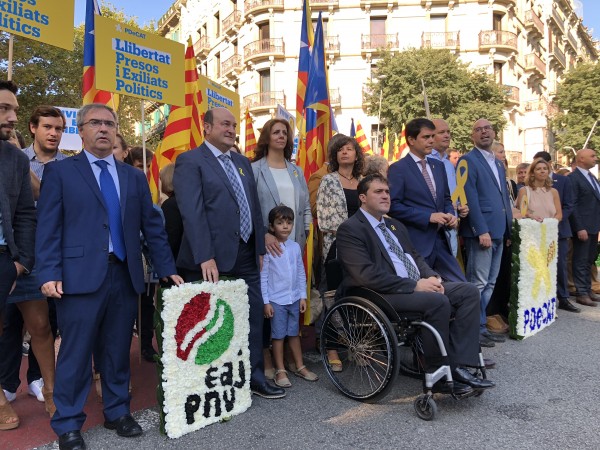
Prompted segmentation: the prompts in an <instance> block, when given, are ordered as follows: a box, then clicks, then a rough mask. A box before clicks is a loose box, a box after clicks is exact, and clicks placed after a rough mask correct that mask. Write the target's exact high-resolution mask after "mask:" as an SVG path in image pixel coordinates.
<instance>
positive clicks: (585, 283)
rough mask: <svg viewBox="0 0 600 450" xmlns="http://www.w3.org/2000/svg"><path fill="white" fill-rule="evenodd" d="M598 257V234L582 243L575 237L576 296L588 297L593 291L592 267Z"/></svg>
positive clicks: (574, 272)
mask: <svg viewBox="0 0 600 450" xmlns="http://www.w3.org/2000/svg"><path fill="white" fill-rule="evenodd" d="M597 256H598V233H595V234H588V240H587V241H582V240H579V239H577V235H575V236H573V283H574V284H575V295H578V296H579V295H588V294H589V293H590V291H591V290H592V273H591V266H592V264H595V263H596V257H597Z"/></svg>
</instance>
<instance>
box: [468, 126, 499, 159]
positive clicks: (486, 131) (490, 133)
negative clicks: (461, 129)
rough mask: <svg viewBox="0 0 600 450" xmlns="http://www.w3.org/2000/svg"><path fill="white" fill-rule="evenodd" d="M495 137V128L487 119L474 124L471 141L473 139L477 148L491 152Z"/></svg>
mask: <svg viewBox="0 0 600 450" xmlns="http://www.w3.org/2000/svg"><path fill="white" fill-rule="evenodd" d="M495 137H496V133H495V132H494V128H493V127H492V124H491V123H490V122H489V121H488V120H487V119H479V120H478V121H476V122H475V123H474V124H473V132H472V133H471V139H473V143H474V144H475V147H477V148H479V149H481V150H486V151H488V152H490V151H492V144H493V143H494V138H495Z"/></svg>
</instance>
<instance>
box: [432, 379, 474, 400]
mask: <svg viewBox="0 0 600 450" xmlns="http://www.w3.org/2000/svg"><path fill="white" fill-rule="evenodd" d="M431 392H433V393H434V394H448V395H451V394H454V395H461V396H462V395H467V394H470V393H472V392H473V388H472V387H471V386H469V385H468V384H464V383H461V382H460V381H453V382H452V383H448V382H446V381H444V380H440V381H438V382H437V383H435V384H434V385H433V386H432V387H431Z"/></svg>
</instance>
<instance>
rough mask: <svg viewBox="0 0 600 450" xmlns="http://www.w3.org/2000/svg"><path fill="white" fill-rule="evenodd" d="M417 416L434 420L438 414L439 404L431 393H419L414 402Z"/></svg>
mask: <svg viewBox="0 0 600 450" xmlns="http://www.w3.org/2000/svg"><path fill="white" fill-rule="evenodd" d="M414 407H415V411H416V413H417V416H419V418H421V419H423V420H433V418H434V417H435V415H436V414H437V405H436V404H435V400H434V399H433V397H432V396H431V395H427V394H422V395H419V396H418V397H417V398H416V399H415V402H414Z"/></svg>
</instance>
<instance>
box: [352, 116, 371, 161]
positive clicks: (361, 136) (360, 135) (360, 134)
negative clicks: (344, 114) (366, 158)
mask: <svg viewBox="0 0 600 450" xmlns="http://www.w3.org/2000/svg"><path fill="white" fill-rule="evenodd" d="M355 139H356V142H358V145H360V148H362V150H363V153H364V154H365V155H372V154H373V150H371V146H370V145H369V140H368V139H367V136H366V135H365V131H364V130H363V127H362V126H361V124H360V122H359V121H358V120H357V121H356V136H355Z"/></svg>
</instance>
